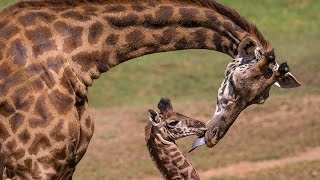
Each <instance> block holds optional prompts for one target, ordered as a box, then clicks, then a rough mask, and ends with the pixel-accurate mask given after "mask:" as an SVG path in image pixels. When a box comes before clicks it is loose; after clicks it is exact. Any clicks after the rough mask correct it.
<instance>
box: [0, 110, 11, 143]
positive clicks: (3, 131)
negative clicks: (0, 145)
mask: <svg viewBox="0 0 320 180" xmlns="http://www.w3.org/2000/svg"><path fill="white" fill-rule="evenodd" d="M0 109H1V107H0ZM8 137H10V134H9V132H8V130H7V128H6V127H5V125H4V124H2V123H0V138H1V139H2V140H3V141H5V140H6V139H7V138H8Z"/></svg>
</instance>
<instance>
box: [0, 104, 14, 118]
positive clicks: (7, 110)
mask: <svg viewBox="0 0 320 180" xmlns="http://www.w3.org/2000/svg"><path fill="white" fill-rule="evenodd" d="M14 113H15V109H14V107H13V106H12V105H11V104H9V102H8V101H3V102H0V114H1V115H3V116H4V117H9V116H11V115H12V114H14Z"/></svg>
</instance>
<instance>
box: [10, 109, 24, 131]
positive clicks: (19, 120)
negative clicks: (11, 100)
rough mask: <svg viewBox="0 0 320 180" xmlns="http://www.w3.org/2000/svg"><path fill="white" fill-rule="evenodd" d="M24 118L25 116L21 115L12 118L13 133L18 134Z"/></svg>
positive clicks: (17, 114)
mask: <svg viewBox="0 0 320 180" xmlns="http://www.w3.org/2000/svg"><path fill="white" fill-rule="evenodd" d="M24 118H25V117H24V115H22V114H20V113H16V114H14V115H13V116H11V117H10V119H9V123H10V125H11V129H12V132H13V133H16V132H17V130H18V128H19V127H20V126H21V125H22V124H23V122H24Z"/></svg>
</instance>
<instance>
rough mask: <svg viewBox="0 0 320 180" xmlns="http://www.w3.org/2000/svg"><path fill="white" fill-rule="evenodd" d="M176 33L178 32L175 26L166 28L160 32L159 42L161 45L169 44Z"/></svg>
mask: <svg viewBox="0 0 320 180" xmlns="http://www.w3.org/2000/svg"><path fill="white" fill-rule="evenodd" d="M177 34H178V32H177V30H176V29H175V28H167V29H166V30H164V31H163V32H162V38H161V39H160V44H161V45H168V44H170V43H171V42H172V41H173V39H174V37H175V36H176V35H177Z"/></svg>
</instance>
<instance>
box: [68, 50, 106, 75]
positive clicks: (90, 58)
mask: <svg viewBox="0 0 320 180" xmlns="http://www.w3.org/2000/svg"><path fill="white" fill-rule="evenodd" d="M109 55H110V53H109V52H99V51H94V52H91V53H88V52H82V53H79V54H77V55H75V56H73V57H72V60H73V61H74V62H75V63H77V64H79V65H80V66H81V71H83V72H87V71H89V70H90V69H91V68H93V67H96V68H97V69H98V71H99V72H106V71H107V70H109V69H110V67H109V65H108V63H107V61H106V60H108V58H109Z"/></svg>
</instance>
